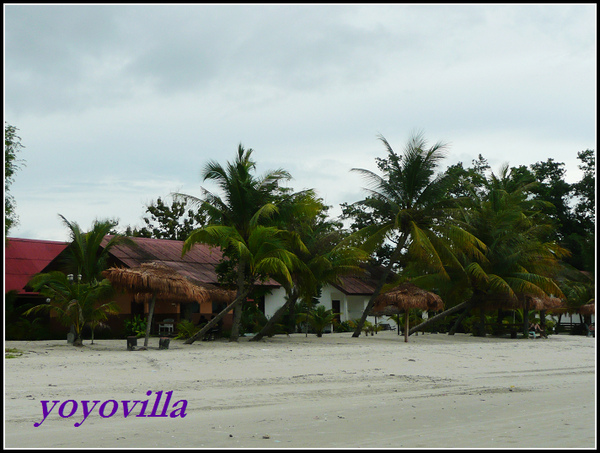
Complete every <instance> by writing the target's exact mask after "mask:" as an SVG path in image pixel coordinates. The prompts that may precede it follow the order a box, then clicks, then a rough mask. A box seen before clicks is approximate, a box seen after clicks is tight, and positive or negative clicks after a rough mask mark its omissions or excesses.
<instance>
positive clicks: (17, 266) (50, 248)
mask: <svg viewBox="0 0 600 453" xmlns="http://www.w3.org/2000/svg"><path fill="white" fill-rule="evenodd" d="M67 245H68V243H67V242H57V241H41V240H37V239H18V238H8V243H7V244H6V246H5V249H4V293H7V292H8V291H11V290H17V291H18V292H19V294H35V293H31V292H28V291H26V290H25V286H26V285H27V283H28V282H29V280H30V279H31V277H33V276H34V275H35V274H37V273H39V272H41V271H42V269H44V268H45V267H46V266H47V265H48V263H50V261H52V260H53V259H54V258H56V256H57V255H58V254H59V253H60V252H62V251H63V250H64V249H65V248H66V247H67Z"/></svg>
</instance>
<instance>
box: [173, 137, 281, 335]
mask: <svg viewBox="0 0 600 453" xmlns="http://www.w3.org/2000/svg"><path fill="white" fill-rule="evenodd" d="M252 152H253V150H252V149H248V150H245V149H244V147H243V146H242V145H241V144H240V145H239V146H238V152H237V155H236V158H235V160H234V161H233V162H229V163H227V165H226V166H225V167H223V166H221V165H220V164H219V163H217V162H215V161H210V162H208V164H206V166H205V167H204V169H203V171H202V177H203V181H213V182H215V183H216V184H217V185H218V187H219V188H220V189H221V192H222V195H220V196H219V195H216V194H213V193H211V192H209V191H208V190H206V189H204V188H203V189H202V192H203V196H202V198H196V197H193V196H190V195H186V194H175V197H176V198H181V199H184V200H186V201H187V202H190V203H191V204H198V205H200V206H201V208H202V209H203V210H205V212H206V213H207V215H208V218H209V225H208V226H206V227H204V228H200V229H198V230H195V231H193V232H192V233H191V234H190V235H189V236H188V238H187V239H186V240H185V242H184V248H183V253H184V254H185V253H186V252H187V251H189V250H190V248H191V247H192V246H193V245H194V244H195V243H196V242H203V241H205V242H204V243H206V244H211V245H217V246H220V247H221V248H222V250H223V253H224V256H226V257H227V258H229V259H230V260H232V262H233V263H235V265H236V270H235V272H236V286H237V290H238V293H237V297H236V301H235V303H233V304H232V305H233V308H234V315H233V325H232V333H231V336H230V340H231V341H237V339H238V336H239V323H240V320H241V315H242V304H243V301H244V300H245V298H246V296H247V294H248V293H246V291H247V289H248V287H247V285H245V281H246V279H247V278H252V277H254V276H255V275H256V274H253V271H252V269H253V266H256V264H257V262H256V259H255V258H254V257H253V255H252V252H254V251H256V252H257V248H256V246H257V244H256V243H252V241H254V240H256V239H257V238H258V237H261V239H263V238H262V236H261V235H262V234H263V233H264V231H265V230H260V229H257V227H258V226H259V225H260V224H261V223H263V224H264V222H265V221H266V220H267V219H269V218H270V217H271V216H272V215H273V214H274V213H275V212H276V211H277V207H276V205H275V204H274V202H275V201H276V196H275V193H276V191H277V189H278V187H279V183H280V182H281V181H282V180H285V179H290V175H289V173H288V172H286V171H284V170H282V169H279V170H275V171H270V172H268V173H267V174H265V175H264V176H262V177H256V176H255V175H254V171H255V169H256V162H255V161H254V160H253V159H252ZM278 236H281V235H278ZM277 239H279V237H278V238H277ZM288 258H289V257H288ZM252 260H254V265H253V262H252ZM259 262H260V260H259ZM271 263H272V264H273V265H274V266H276V267H277V269H278V271H281V268H280V264H282V263H281V262H278V263H277V264H275V262H273V261H271ZM266 264H267V263H266V262H265V263H262V266H265V267H266ZM282 275H283V274H282ZM244 293H246V294H244ZM213 320H214V319H213Z"/></svg>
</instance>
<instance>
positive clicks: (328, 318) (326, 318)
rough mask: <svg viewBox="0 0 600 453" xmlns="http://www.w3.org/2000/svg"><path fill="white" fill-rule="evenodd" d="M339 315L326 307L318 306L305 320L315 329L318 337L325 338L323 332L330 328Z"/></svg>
mask: <svg viewBox="0 0 600 453" xmlns="http://www.w3.org/2000/svg"><path fill="white" fill-rule="evenodd" d="M336 316H339V313H334V312H333V310H328V309H326V308H325V306H324V305H318V306H317V307H316V308H315V309H314V310H310V311H309V312H308V315H307V316H306V318H305V319H307V321H308V324H309V325H310V326H311V327H312V328H313V329H314V331H315V333H316V334H317V337H322V336H323V330H325V328H326V327H327V326H330V325H331V324H332V323H333V322H334V320H335V319H336Z"/></svg>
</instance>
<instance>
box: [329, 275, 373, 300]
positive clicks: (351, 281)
mask: <svg viewBox="0 0 600 453" xmlns="http://www.w3.org/2000/svg"><path fill="white" fill-rule="evenodd" d="M376 283H377V282H375V281H373V280H371V279H367V278H361V277H349V276H344V277H340V282H339V283H334V284H333V286H335V287H336V288H337V289H339V290H340V291H341V292H343V293H344V294H346V295H349V296H369V295H371V294H373V292H374V291H375V286H376Z"/></svg>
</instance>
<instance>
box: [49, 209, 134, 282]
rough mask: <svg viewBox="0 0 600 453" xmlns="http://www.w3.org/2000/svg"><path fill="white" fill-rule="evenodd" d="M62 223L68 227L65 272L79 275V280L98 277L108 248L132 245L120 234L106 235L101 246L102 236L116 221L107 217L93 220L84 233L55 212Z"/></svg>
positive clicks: (97, 278) (75, 224) (94, 279)
mask: <svg viewBox="0 0 600 453" xmlns="http://www.w3.org/2000/svg"><path fill="white" fill-rule="evenodd" d="M59 216H60V218H61V219H62V221H63V223H64V224H65V226H66V227H67V228H68V229H69V235H70V239H71V244H70V246H69V247H68V248H67V249H66V251H65V256H64V258H63V259H62V264H63V266H64V270H65V271H66V273H72V274H75V275H81V281H82V282H86V283H94V282H99V281H101V280H102V275H101V272H102V271H103V270H105V269H106V268H107V267H108V259H109V256H110V249H111V248H112V247H114V246H115V245H118V244H124V243H126V244H128V245H131V246H135V242H133V241H132V240H131V239H130V238H128V237H125V236H123V235H120V234H115V235H112V236H111V237H110V239H109V240H108V242H107V243H106V244H104V246H102V241H103V240H104V237H105V236H107V235H109V234H111V230H112V229H113V228H114V227H115V226H116V225H117V222H115V221H111V220H95V221H94V223H93V225H92V229H91V230H90V231H87V232H84V231H82V230H81V228H80V226H79V224H77V222H70V221H68V220H67V219H66V218H65V217H64V216H63V215H61V214H59Z"/></svg>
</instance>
